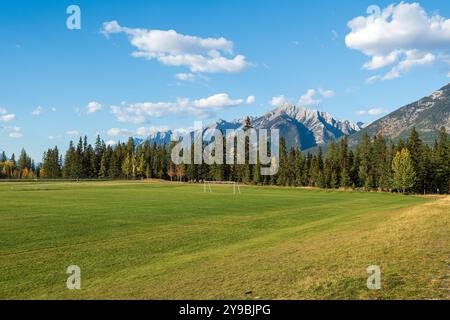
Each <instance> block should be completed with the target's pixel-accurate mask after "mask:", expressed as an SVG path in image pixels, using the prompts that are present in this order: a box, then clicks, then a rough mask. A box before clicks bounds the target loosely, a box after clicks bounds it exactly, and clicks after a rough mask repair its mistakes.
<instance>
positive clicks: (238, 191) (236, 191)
mask: <svg viewBox="0 0 450 320" xmlns="http://www.w3.org/2000/svg"><path fill="white" fill-rule="evenodd" d="M212 185H230V186H232V187H233V194H234V195H239V194H241V187H240V186H239V183H238V182H234V181H204V182H203V192H205V193H206V192H210V193H211V192H213V189H212V188H211V186H212Z"/></svg>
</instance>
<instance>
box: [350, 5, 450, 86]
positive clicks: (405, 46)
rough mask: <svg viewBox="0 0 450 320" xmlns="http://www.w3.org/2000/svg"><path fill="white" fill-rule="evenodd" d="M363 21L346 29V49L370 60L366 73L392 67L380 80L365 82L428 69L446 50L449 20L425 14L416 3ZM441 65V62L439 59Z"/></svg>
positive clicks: (391, 8) (390, 8)
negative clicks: (423, 67) (427, 66)
mask: <svg viewBox="0 0 450 320" xmlns="http://www.w3.org/2000/svg"><path fill="white" fill-rule="evenodd" d="M376 11H378V10H375V11H374V13H373V14H371V15H369V16H367V17H363V16H360V17H356V18H354V19H352V20H351V21H350V22H349V23H348V26H349V28H350V29H351V32H350V33H349V34H348V35H347V36H346V38H345V43H346V45H347V47H349V48H351V49H355V50H359V51H361V52H363V53H364V54H365V55H367V56H369V57H370V58H371V60H370V61H369V62H366V63H365V64H364V65H363V68H364V69H367V70H378V69H381V68H385V67H388V66H393V67H392V68H391V70H390V71H389V72H388V73H387V74H385V75H384V76H381V75H378V76H372V77H370V78H369V79H368V80H369V81H368V82H369V83H372V82H374V81H377V80H390V79H395V78H398V77H400V76H402V74H404V73H406V72H408V71H410V70H411V69H412V68H414V67H416V66H425V65H432V64H433V63H434V62H435V61H437V60H439V57H440V56H443V54H445V53H446V52H448V50H449V43H450V19H446V18H444V17H441V16H439V15H438V14H435V13H433V14H430V15H429V14H427V12H426V11H425V10H424V9H423V8H422V7H421V6H420V4H418V3H405V2H401V3H399V4H397V5H395V4H393V5H390V6H388V7H387V8H385V9H384V10H381V9H380V10H379V11H380V12H379V14H378V13H377V12H376ZM442 61H443V62H445V60H444V59H442Z"/></svg>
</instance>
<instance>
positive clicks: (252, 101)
mask: <svg viewBox="0 0 450 320" xmlns="http://www.w3.org/2000/svg"><path fill="white" fill-rule="evenodd" d="M255 101H256V98H255V96H248V97H247V100H246V101H245V102H246V103H247V104H254V103H255Z"/></svg>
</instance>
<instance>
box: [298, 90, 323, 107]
mask: <svg viewBox="0 0 450 320" xmlns="http://www.w3.org/2000/svg"><path fill="white" fill-rule="evenodd" d="M316 94H317V91H316V90H315V89H308V91H307V92H306V93H305V94H304V95H302V96H301V97H300V100H299V101H298V104H299V105H301V106H317V105H319V104H320V103H321V102H322V100H320V99H315V96H316Z"/></svg>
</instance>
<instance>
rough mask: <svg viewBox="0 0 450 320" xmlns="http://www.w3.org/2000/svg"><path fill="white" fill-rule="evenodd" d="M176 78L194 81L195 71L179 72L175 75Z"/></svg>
mask: <svg viewBox="0 0 450 320" xmlns="http://www.w3.org/2000/svg"><path fill="white" fill-rule="evenodd" d="M175 78H176V79H178V80H180V81H191V82H192V81H194V80H195V74H193V73H177V74H176V75H175Z"/></svg>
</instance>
